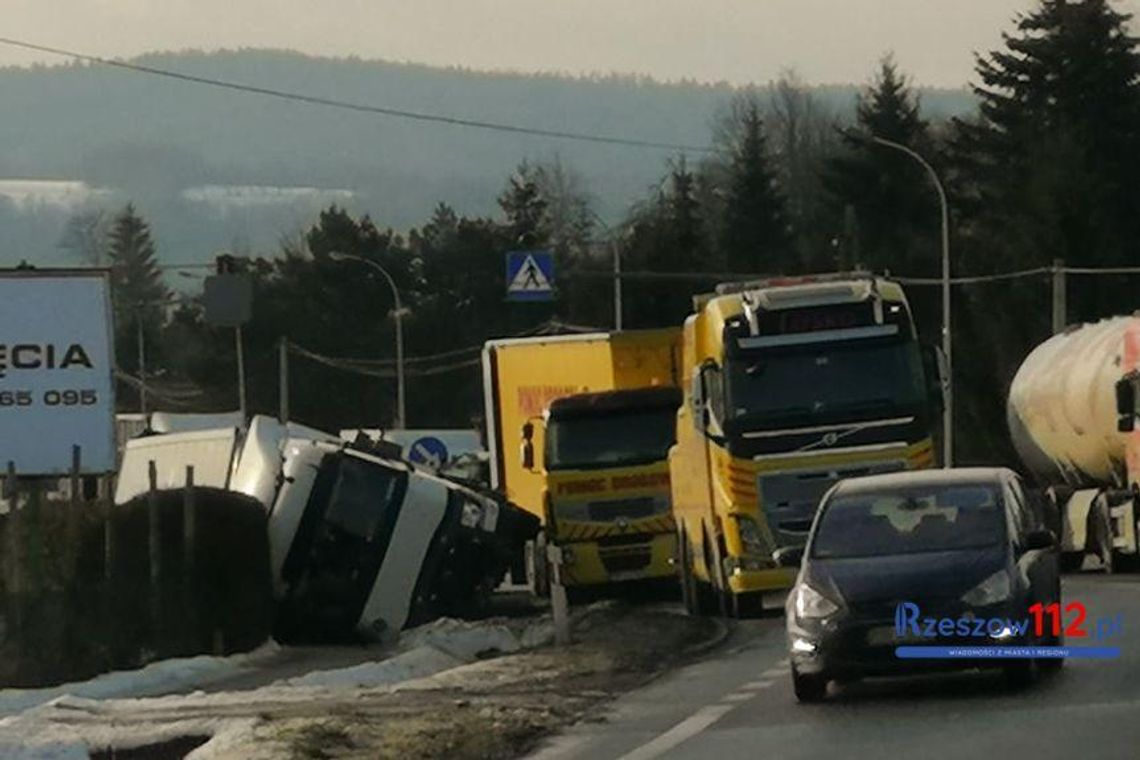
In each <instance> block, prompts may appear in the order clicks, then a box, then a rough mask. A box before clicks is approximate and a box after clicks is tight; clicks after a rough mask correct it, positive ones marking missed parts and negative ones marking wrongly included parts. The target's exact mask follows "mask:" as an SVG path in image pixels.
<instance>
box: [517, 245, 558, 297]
mask: <svg viewBox="0 0 1140 760" xmlns="http://www.w3.org/2000/svg"><path fill="white" fill-rule="evenodd" d="M507 300H508V301H553V300H554V255H553V254H552V253H551V252H550V251H510V252H509V253H507Z"/></svg>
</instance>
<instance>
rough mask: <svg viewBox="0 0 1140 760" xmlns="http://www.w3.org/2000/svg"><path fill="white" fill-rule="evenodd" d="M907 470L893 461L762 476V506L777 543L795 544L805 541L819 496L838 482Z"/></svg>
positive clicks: (903, 463)
mask: <svg viewBox="0 0 1140 760" xmlns="http://www.w3.org/2000/svg"><path fill="white" fill-rule="evenodd" d="M904 469H906V463H905V462H902V461H893V462H874V463H870V464H858V465H853V466H851V465H849V466H847V467H830V468H828V469H825V470H801V471H799V472H780V473H775V474H772V475H761V476H760V477H759V478H758V479H757V485H758V487H759V489H760V505H761V507H762V508H763V510H764V516H765V517H766V518H767V520H768V525H769V526H770V527H771V530H772V537H773V538H774V539H775V540H776V545H777V546H789V545H793V546H794V545H796V544H802V543H803V542H804V539H805V538H807V533H808V531H809V530H810V529H811V523H812V520H813V519H814V518H815V511H816V509H817V508H818V507H819V501H820V499H821V498H823V495H824V494H825V493H827V491H828V489H829V488H831V487H832V486H833V485H835V484H836V483H837V482H838V481H840V480H843V479H844V478H856V477H859V476H861V475H877V474H879V473H884V472H899V471H900V470H904Z"/></svg>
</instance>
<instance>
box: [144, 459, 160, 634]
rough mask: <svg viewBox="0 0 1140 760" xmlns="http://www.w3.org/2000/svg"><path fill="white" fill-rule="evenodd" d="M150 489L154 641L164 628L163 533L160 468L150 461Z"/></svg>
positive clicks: (151, 613) (149, 524) (149, 523)
mask: <svg viewBox="0 0 1140 760" xmlns="http://www.w3.org/2000/svg"><path fill="white" fill-rule="evenodd" d="M147 475H148V477H149V478H150V488H149V490H148V491H147V495H146V506H147V509H146V512H147V525H148V528H149V531H148V536H147V548H148V549H149V550H150V619H151V625H152V631H153V634H152V635H153V636H154V640H156V641H157V639H158V638H159V637H160V636H161V632H160V630H161V626H162V598H161V596H162V587H161V585H160V581H161V579H162V532H161V530H160V525H159V515H158V467H157V466H156V465H155V462H154V460H153V459H152V460H150V463H149V465H148V467H147Z"/></svg>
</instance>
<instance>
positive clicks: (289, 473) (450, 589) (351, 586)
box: [115, 417, 539, 640]
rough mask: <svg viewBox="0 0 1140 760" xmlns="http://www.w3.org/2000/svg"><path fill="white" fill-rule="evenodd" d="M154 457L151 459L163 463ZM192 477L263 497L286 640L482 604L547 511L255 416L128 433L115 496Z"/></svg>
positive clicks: (377, 631)
mask: <svg viewBox="0 0 1140 760" xmlns="http://www.w3.org/2000/svg"><path fill="white" fill-rule="evenodd" d="M152 463H153V465H152ZM188 467H193V468H194V485H195V486H204V487H210V488H220V489H224V490H228V491H232V492H235V493H240V494H243V495H245V496H250V497H253V498H254V499H257V500H258V501H259V502H260V503H261V504H262V505H263V506H264V507H265V509H266V510H267V512H268V526H269V550H270V564H271V568H270V569H271V573H272V578H273V583H274V591H275V596H276V600H277V603H278V616H277V621H278V622H277V631H278V636H279V637H281V638H284V639H294V640H295V639H316V638H324V639H327V638H337V637H343V636H345V635H350V634H357V635H364V636H368V637H379V636H383V635H384V634H385V633H386V632H394V631H398V630H400V629H401V628H404V627H406V626H409V625H415V624H417V623H421V622H424V621H426V620H430V619H432V618H434V617H438V616H440V615H461V616H462V615H470V614H474V613H477V612H478V611H479V610H480V609H481V608H482V607H483V605H484V603H485V601H486V600H487V598H488V597H489V595H490V593H491V592H492V591H493V590H494V588H495V587H496V586H498V584H499V582H500V581H501V579H502V578H503V576H504V574H505V573H506V571H507V569H508V568H509V567H510V564H511V561H512V558H514V557H516V556H517V555H518V554H519V552H520V551H521V547H522V546H523V545H524V544H525V543H526V542H527V541H528V540H531V539H533V538H534V536H535V534H536V533H537V532H538V527H539V523H538V519H537V518H535V517H534V516H533V515H531V514H529V513H528V512H525V511H523V510H521V509H519V508H517V507H515V506H514V505H512V504H510V503H509V502H507V501H505V500H504V499H503V498H502V497H500V496H498V495H496V494H495V493H494V492H492V491H489V490H484V489H480V488H477V487H475V486H473V485H472V484H469V483H460V482H457V481H453V480H449V479H448V478H446V477H442V476H440V475H438V474H435V473H432V472H429V471H426V470H423V469H420V468H418V467H416V466H415V465H413V464H410V463H408V462H406V461H401V460H400V459H398V458H396V457H395V456H394V455H393V453H392V452H390V451H388V450H387V449H385V448H383V447H379V448H376V447H370V446H367V445H365V444H361V445H359V446H357V445H355V444H346V443H345V442H343V441H340V440H338V439H336V438H334V437H332V436H328V435H326V434H324V433H320V432H319V431H315V430H312V429H308V428H303V427H300V426H294V425H287V426H286V425H281V424H279V423H278V422H276V421H275V420H272V419H270V418H267V417H255V418H254V419H253V420H252V421H251V423H250V425H249V427H248V428H247V429H242V428H236V427H235V428H222V429H216V430H205V431H195V432H190V433H176V434H167V435H151V436H143V437H141V438H136V439H133V440H131V441H129V442H128V443H127V446H126V449H125V451H124V456H123V462H122V466H121V467H120V472H119V480H118V483H117V486H116V492H115V501H116V503H125V502H126V501H128V500H130V499H132V498H135V497H137V496H138V495H140V494H143V493H146V492H147V491H148V490H149V489H150V488H151V483H152V480H153V482H154V486H155V487H156V488H157V489H159V490H163V489H174V488H182V487H184V485H185V483H186V474H187V468H188Z"/></svg>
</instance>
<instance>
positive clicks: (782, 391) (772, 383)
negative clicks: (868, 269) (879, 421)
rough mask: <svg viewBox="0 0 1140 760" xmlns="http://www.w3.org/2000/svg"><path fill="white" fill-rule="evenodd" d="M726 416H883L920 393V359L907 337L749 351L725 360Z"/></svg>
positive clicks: (921, 396)
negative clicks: (726, 363)
mask: <svg viewBox="0 0 1140 760" xmlns="http://www.w3.org/2000/svg"><path fill="white" fill-rule="evenodd" d="M726 390H727V396H728V406H727V409H726V413H727V415H726V416H727V417H728V418H729V419H733V418H737V417H759V418H761V419H763V420H767V419H771V420H773V421H775V422H777V423H780V424H782V423H787V422H789V421H794V420H795V419H796V418H800V419H803V418H823V417H826V418H836V417H843V416H847V415H859V416H870V415H874V414H875V413H876V412H878V413H882V414H890V413H891V409H892V408H898V407H903V408H907V407H914V406H916V405H918V404H921V403H922V401H923V399H924V396H925V382H924V378H923V368H922V357H921V355H920V353H919V350H918V345H917V344H916V343H914V342H913V341H905V342H904V341H900V340H898V339H894V340H890V341H882V340H856V341H848V342H844V343H823V344H812V345H803V346H785V347H780V348H773V349H766V350H764V351H754V352H751V353H750V354H746V355H744V356H741V357H737V358H734V359H731V360H729V362H728V367H727V388H726Z"/></svg>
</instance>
